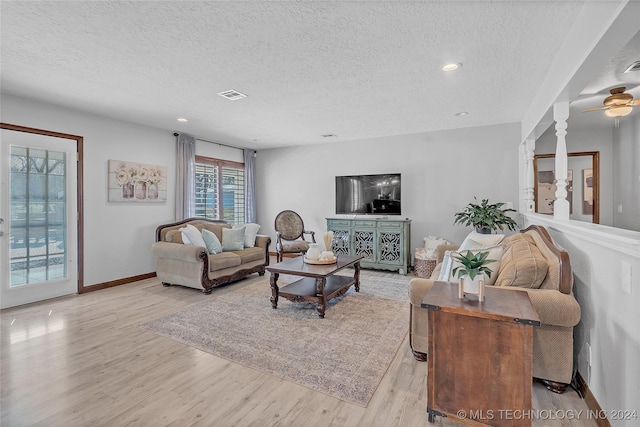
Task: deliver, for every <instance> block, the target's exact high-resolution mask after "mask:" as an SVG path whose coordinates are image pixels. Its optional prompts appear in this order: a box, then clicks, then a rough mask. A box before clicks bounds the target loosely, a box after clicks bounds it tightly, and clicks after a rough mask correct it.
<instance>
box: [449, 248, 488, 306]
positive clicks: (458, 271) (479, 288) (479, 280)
mask: <svg viewBox="0 0 640 427" xmlns="http://www.w3.org/2000/svg"><path fill="white" fill-rule="evenodd" d="M488 256H489V252H488V251H487V252H478V253H475V254H474V253H473V252H471V251H467V253H466V254H463V253H461V254H457V255H453V257H454V258H455V259H457V260H458V261H459V262H460V264H462V265H461V266H458V267H456V268H454V269H453V277H456V275H457V276H458V279H459V282H460V286H459V288H458V296H459V297H460V298H464V294H467V293H469V294H477V295H478V299H479V300H480V301H484V276H485V274H486V275H487V277H491V273H493V270H491V269H490V268H489V267H487V264H489V263H490V262H494V261H495V260H493V259H487V257H488Z"/></svg>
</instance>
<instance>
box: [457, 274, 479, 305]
mask: <svg viewBox="0 0 640 427" xmlns="http://www.w3.org/2000/svg"><path fill="white" fill-rule="evenodd" d="M466 294H474V295H478V300H479V301H481V302H482V301H484V273H479V274H478V275H477V276H476V277H475V278H474V279H473V280H471V278H470V277H469V275H467V274H465V275H464V276H462V277H460V281H459V285H458V297H459V298H460V299H462V298H464V296H465V295H466Z"/></svg>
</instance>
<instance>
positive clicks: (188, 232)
mask: <svg viewBox="0 0 640 427" xmlns="http://www.w3.org/2000/svg"><path fill="white" fill-rule="evenodd" d="M180 231H181V232H182V241H183V242H184V244H185V245H189V244H191V245H194V246H202V247H203V248H206V247H207V245H206V244H205V243H204V239H203V238H202V233H200V230H198V229H197V228H196V227H194V226H193V225H191V224H187V225H186V227H183V228H181V229H180ZM185 236H186V239H185ZM187 240H189V243H187Z"/></svg>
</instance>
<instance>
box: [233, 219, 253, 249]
mask: <svg viewBox="0 0 640 427" xmlns="http://www.w3.org/2000/svg"><path fill="white" fill-rule="evenodd" d="M242 227H245V229H244V247H245V248H252V247H254V246H255V245H256V235H257V234H258V230H260V225H259V224H253V223H249V224H242V225H234V226H233V228H242Z"/></svg>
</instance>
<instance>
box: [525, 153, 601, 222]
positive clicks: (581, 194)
mask: <svg viewBox="0 0 640 427" xmlns="http://www.w3.org/2000/svg"><path fill="white" fill-rule="evenodd" d="M555 157H556V156H555V154H536V155H535V156H534V158H533V170H534V176H535V179H534V197H535V211H536V212H537V213H541V214H548V215H551V214H553V203H554V202H555V200H556V189H557V187H556V179H555V170H554V169H555ZM567 158H568V166H569V169H568V170H567V201H568V202H569V214H570V218H571V219H575V220H578V221H589V222H593V223H595V224H597V223H599V222H600V215H599V211H600V200H599V182H598V177H599V168H600V152H599V151H584V152H576V153H568V154H567ZM574 170H575V171H576V173H577V174H578V175H577V176H576V177H574V175H573V171H574ZM579 171H581V172H579ZM580 174H581V176H580ZM574 192H575V193H576V197H575V198H574V194H573V193H574ZM574 202H575V206H574Z"/></svg>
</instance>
